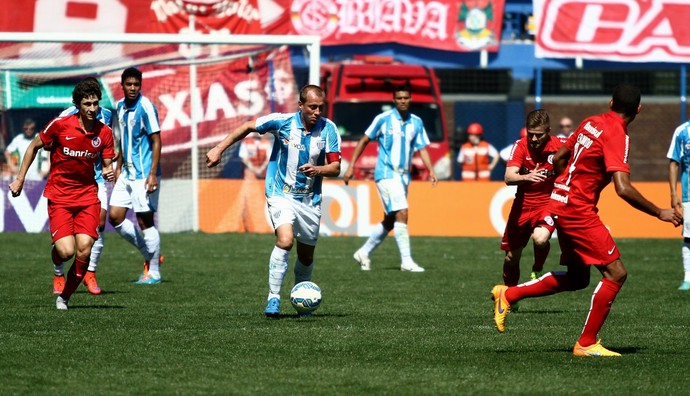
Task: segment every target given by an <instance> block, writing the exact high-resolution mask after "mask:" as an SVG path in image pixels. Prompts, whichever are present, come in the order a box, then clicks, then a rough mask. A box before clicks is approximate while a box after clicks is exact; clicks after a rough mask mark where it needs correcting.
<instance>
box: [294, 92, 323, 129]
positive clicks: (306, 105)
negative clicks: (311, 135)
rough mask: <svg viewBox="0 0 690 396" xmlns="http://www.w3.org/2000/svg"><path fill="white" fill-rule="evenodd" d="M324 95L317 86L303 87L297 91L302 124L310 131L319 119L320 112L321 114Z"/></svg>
mask: <svg viewBox="0 0 690 396" xmlns="http://www.w3.org/2000/svg"><path fill="white" fill-rule="evenodd" d="M325 96H326V95H325V94H324V92H323V89H321V87H319V86H318V85H311V84H310V85H305V86H304V87H302V89H301V90H300V91H299V103H298V105H299V110H300V115H301V117H302V123H303V124H304V126H305V127H306V128H307V130H310V129H311V128H312V127H313V126H314V125H316V123H317V121H319V118H321V112H323V106H324V102H325V100H326V99H325Z"/></svg>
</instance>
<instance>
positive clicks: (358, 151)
mask: <svg viewBox="0 0 690 396" xmlns="http://www.w3.org/2000/svg"><path fill="white" fill-rule="evenodd" d="M370 141H371V139H369V136H367V135H364V136H362V137H361V138H360V139H359V141H358V142H357V146H355V150H354V151H353V152H352V159H351V160H350V164H349V165H348V166H347V170H346V171H345V173H344V174H343V180H344V181H345V185H347V184H348V183H349V182H350V179H352V176H353V175H354V174H355V164H356V163H357V160H358V159H359V157H361V156H362V153H363V152H364V148H365V147H367V144H369V142H370Z"/></svg>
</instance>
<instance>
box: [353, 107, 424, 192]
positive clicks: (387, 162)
mask: <svg viewBox="0 0 690 396" xmlns="http://www.w3.org/2000/svg"><path fill="white" fill-rule="evenodd" d="M364 134H365V135H367V136H368V137H369V139H371V140H376V141H378V144H379V156H378V160H377V161H376V169H375V170H374V180H376V181H379V180H383V179H392V178H393V177H396V176H399V177H401V178H402V180H403V182H404V183H405V184H409V182H410V164H411V162H412V155H413V154H414V152H415V151H417V150H421V149H423V148H424V147H426V146H428V145H429V136H428V135H427V133H426V129H424V124H423V123H422V119H421V118H419V117H417V116H416V115H414V114H412V113H410V114H409V117H408V119H407V120H406V121H403V119H402V117H401V116H400V113H399V112H398V109H396V108H393V109H391V110H388V111H384V112H383V113H381V114H379V115H378V116H376V118H374V121H372V123H371V125H369V128H367V130H366V131H365V132H364Z"/></svg>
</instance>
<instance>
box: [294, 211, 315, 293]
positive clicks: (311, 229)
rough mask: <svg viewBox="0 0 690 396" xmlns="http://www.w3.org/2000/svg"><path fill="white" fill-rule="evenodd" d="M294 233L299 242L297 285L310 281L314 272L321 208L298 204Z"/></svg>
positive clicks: (295, 271) (296, 267)
mask: <svg viewBox="0 0 690 396" xmlns="http://www.w3.org/2000/svg"><path fill="white" fill-rule="evenodd" d="M296 207H297V208H298V210H299V213H298V215H297V216H296V218H295V222H294V227H293V232H294V234H295V239H296V240H297V259H296V260H295V267H294V269H293V271H294V273H295V284H297V283H300V282H304V281H310V280H311V276H312V272H313V271H314V249H315V247H316V241H317V239H318V238H319V227H320V223H321V208H317V207H313V206H310V205H306V204H298V205H296Z"/></svg>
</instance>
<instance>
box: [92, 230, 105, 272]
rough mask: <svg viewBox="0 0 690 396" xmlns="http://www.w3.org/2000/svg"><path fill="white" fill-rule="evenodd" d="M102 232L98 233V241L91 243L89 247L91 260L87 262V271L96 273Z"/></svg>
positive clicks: (101, 248)
mask: <svg viewBox="0 0 690 396" xmlns="http://www.w3.org/2000/svg"><path fill="white" fill-rule="evenodd" d="M103 246H104V242H103V231H98V239H96V242H94V243H93V246H92V247H91V258H90V261H89V271H91V272H96V268H98V260H99V259H100V258H101V252H102V251H103Z"/></svg>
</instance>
